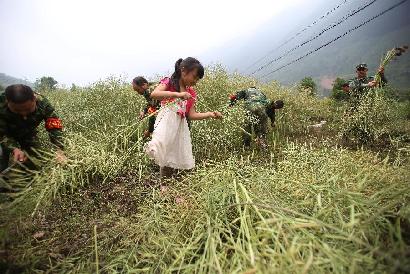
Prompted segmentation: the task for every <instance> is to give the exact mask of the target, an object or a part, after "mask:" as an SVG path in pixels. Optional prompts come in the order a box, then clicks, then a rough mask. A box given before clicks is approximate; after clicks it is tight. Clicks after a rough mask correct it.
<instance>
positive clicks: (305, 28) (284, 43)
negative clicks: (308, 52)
mask: <svg viewBox="0 0 410 274" xmlns="http://www.w3.org/2000/svg"><path fill="white" fill-rule="evenodd" d="M347 2H348V0H344V1H343V2H341V3H340V4H339V5H337V6H336V7H334V8H333V9H331V10H328V11H327V12H326V13H325V14H323V15H322V16H321V17H319V18H318V19H316V20H315V21H313V23H311V24H310V25H308V26H306V27H304V28H303V29H302V30H300V31H299V32H298V33H296V34H295V35H294V36H292V37H291V38H289V39H288V40H286V41H285V42H283V43H282V44H280V45H279V46H277V47H276V48H274V49H273V50H270V51H269V52H268V53H267V54H266V55H264V56H263V57H261V58H259V59H258V60H256V61H255V62H254V63H253V64H251V65H250V66H248V67H247V68H246V69H245V70H244V72H246V71H247V70H249V69H250V68H252V67H253V66H254V65H256V64H257V63H259V62H260V61H262V60H263V59H265V58H266V57H268V56H269V55H270V54H272V53H273V52H275V51H276V50H278V49H280V48H281V47H283V46H284V45H286V44H287V43H289V42H290V41H292V40H293V39H295V38H296V37H298V36H299V35H301V34H302V33H303V32H305V31H306V30H308V29H309V28H311V27H313V26H314V25H316V24H317V22H319V21H320V20H322V19H324V18H326V17H327V16H329V15H330V14H332V13H333V12H335V11H336V10H337V9H339V8H340V7H341V6H343V5H344V4H346V3H347Z"/></svg>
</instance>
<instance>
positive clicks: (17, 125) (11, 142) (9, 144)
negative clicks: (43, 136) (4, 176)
mask: <svg viewBox="0 0 410 274" xmlns="http://www.w3.org/2000/svg"><path fill="white" fill-rule="evenodd" d="M36 97H37V98H36V100H37V102H36V104H37V107H36V110H35V111H34V112H33V113H31V114H29V115H28V116H27V118H26V119H24V118H23V117H22V116H20V115H18V114H15V113H13V112H11V111H10V110H9V108H8V107H7V103H6V96H5V94H4V93H2V94H0V148H1V149H0V151H1V153H0V171H1V170H4V169H6V168H7V166H8V163H9V158H10V154H11V152H12V151H13V149H14V148H19V149H21V150H23V151H26V152H27V153H28V154H31V153H33V149H36V148H38V147H39V142H38V139H37V127H38V126H39V125H40V123H41V122H42V121H44V122H45V127H46V130H47V131H48V133H49V137H50V141H51V142H52V143H53V144H54V145H55V146H57V147H59V148H61V149H62V148H63V140H62V125H61V121H60V119H59V118H58V116H57V115H56V113H55V111H54V108H53V106H52V105H51V104H50V102H49V101H48V100H47V99H45V98H44V97H42V96H40V95H38V94H36Z"/></svg>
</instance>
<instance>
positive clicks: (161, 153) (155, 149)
mask: <svg viewBox="0 0 410 274" xmlns="http://www.w3.org/2000/svg"><path fill="white" fill-rule="evenodd" d="M203 76H204V67H203V66H202V65H201V63H200V62H199V61H198V60H196V59H195V58H192V57H188V58H186V59H179V60H178V61H177V62H176V63H175V72H174V73H173V74H172V76H171V78H168V77H167V78H164V79H162V80H161V81H160V84H159V85H158V86H157V87H156V88H155V90H154V91H153V92H152V93H151V97H152V98H154V99H158V100H161V109H160V111H159V112H158V116H157V119H156V122H155V127H154V128H155V129H154V132H153V134H152V140H151V141H150V142H149V143H148V144H147V146H146V153H147V154H148V156H149V157H151V158H152V159H154V160H155V162H156V164H158V165H159V166H160V168H161V177H163V176H165V177H168V176H170V175H171V174H172V172H173V170H174V169H192V168H194V167H195V160H194V156H193V155H192V144H191V136H190V132H189V127H188V123H187V118H188V119H189V120H203V119H208V118H214V119H218V118H222V114H221V113H219V112H217V111H213V112H205V113H199V112H196V110H195V102H196V98H197V96H196V92H195V90H194V89H193V86H195V84H196V83H197V82H198V80H199V79H202V77H203Z"/></svg>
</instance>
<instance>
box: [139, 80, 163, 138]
mask: <svg viewBox="0 0 410 274" xmlns="http://www.w3.org/2000/svg"><path fill="white" fill-rule="evenodd" d="M155 87H156V85H150V87H149V88H148V89H147V90H145V91H144V93H143V94H142V96H144V98H145V100H146V101H147V105H146V106H145V108H144V111H143V112H144V115H151V114H152V113H154V112H156V111H158V110H159V109H160V107H161V104H160V102H159V101H158V100H155V99H152V98H151V93H152V92H153V91H154V89H155ZM155 119H156V114H154V115H152V116H150V117H149V118H148V132H149V133H152V132H154V125H155Z"/></svg>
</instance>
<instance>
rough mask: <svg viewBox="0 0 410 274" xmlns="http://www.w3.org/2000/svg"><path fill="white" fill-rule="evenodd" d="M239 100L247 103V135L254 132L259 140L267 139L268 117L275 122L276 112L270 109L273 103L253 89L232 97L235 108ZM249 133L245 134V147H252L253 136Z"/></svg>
mask: <svg viewBox="0 0 410 274" xmlns="http://www.w3.org/2000/svg"><path fill="white" fill-rule="evenodd" d="M238 100H244V101H245V110H246V116H245V121H244V130H245V131H246V132H247V133H252V130H253V131H254V132H255V134H256V136H257V137H258V138H262V139H266V134H267V128H268V126H267V122H268V117H269V118H270V119H271V122H272V123H274V122H275V110H274V109H273V108H270V107H269V106H270V104H271V103H270V101H269V100H268V98H267V97H266V95H265V94H263V93H262V92H261V91H259V90H258V89H256V88H254V87H252V88H249V89H246V90H241V91H239V92H237V93H236V94H235V95H233V96H231V102H230V105H231V106H233V105H234V104H235V103H236V102H237V101H238ZM247 133H244V134H243V142H244V145H245V146H250V143H251V136H249V134H247Z"/></svg>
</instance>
